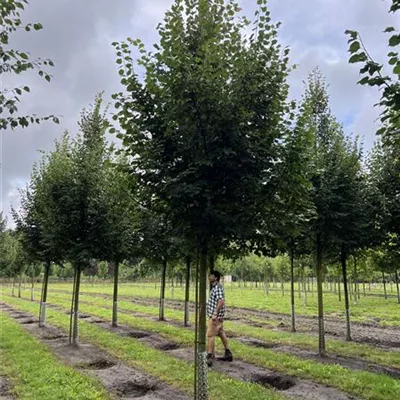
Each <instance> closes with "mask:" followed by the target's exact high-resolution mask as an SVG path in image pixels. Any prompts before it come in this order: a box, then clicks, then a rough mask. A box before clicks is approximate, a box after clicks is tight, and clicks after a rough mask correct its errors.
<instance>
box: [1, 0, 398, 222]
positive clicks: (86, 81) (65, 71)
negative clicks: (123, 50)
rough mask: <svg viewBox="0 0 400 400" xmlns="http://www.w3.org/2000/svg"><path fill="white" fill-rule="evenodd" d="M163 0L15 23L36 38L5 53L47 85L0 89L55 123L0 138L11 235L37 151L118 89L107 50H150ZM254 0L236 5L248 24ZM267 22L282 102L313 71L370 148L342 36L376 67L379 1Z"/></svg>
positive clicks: (34, 6) (349, 0) (384, 11)
mask: <svg viewBox="0 0 400 400" xmlns="http://www.w3.org/2000/svg"><path fill="white" fill-rule="evenodd" d="M172 2H173V0H114V1H110V0H84V1H82V0H52V1H49V0H31V2H30V4H29V5H28V6H27V8H26V10H25V12H24V13H23V15H22V18H23V21H24V22H25V23H27V22H41V23H42V25H43V26H44V29H43V30H41V31H39V32H34V33H26V32H19V33H17V34H15V35H13V36H12V39H11V44H12V47H13V48H15V49H18V50H21V51H22V50H26V51H28V52H29V53H30V54H31V56H32V57H33V58H34V57H42V58H50V59H52V60H53V61H54V63H55V68H53V69H52V70H51V73H52V75H53V79H52V81H51V83H47V82H46V81H44V80H43V79H40V78H38V77H37V76H36V75H35V74H31V73H28V74H23V75H20V76H19V77H18V80H15V79H16V78H15V77H12V76H11V75H7V74H3V76H2V85H3V88H7V87H12V86H13V85H14V84H15V83H16V84H17V85H28V86H30V88H31V93H29V94H28V95H26V96H24V100H23V103H22V104H21V106H20V111H21V112H23V113H25V112H26V113H36V114H38V115H49V114H54V115H57V116H60V124H59V125H55V124H53V123H44V124H41V125H39V126H32V127H29V128H28V129H24V130H22V129H20V130H15V131H4V132H0V135H1V136H0V163H1V165H0V168H1V170H0V178H1V180H0V190H1V193H0V194H1V196H0V199H1V203H0V207H1V210H2V211H3V213H4V215H6V216H7V217H8V225H9V226H12V225H13V223H12V218H11V217H10V208H11V206H13V207H14V208H18V207H19V189H21V188H24V187H25V185H26V184H27V182H28V181H29V177H30V172H31V170H32V165H33V163H34V162H36V161H38V160H39V159H40V158H41V152H40V151H43V150H44V151H49V150H51V149H52V148H53V146H54V141H55V140H56V139H58V138H60V137H61V136H62V134H63V132H64V131H65V130H68V131H69V132H70V133H71V134H72V135H74V134H75V133H76V132H77V129H78V127H77V121H78V120H79V117H80V111H81V110H82V108H84V107H89V106H90V104H92V103H93V99H94V97H95V95H96V94H97V93H99V92H101V91H104V92H105V93H104V99H105V101H106V102H108V101H111V94H112V93H114V92H116V91H119V90H121V85H120V83H119V76H118V73H117V65H116V64H115V59H116V57H115V52H114V49H113V47H112V46H111V43H112V42H113V41H120V40H124V39H126V38H127V37H133V38H136V37H138V38H141V39H142V40H143V41H144V42H145V44H146V45H147V46H148V48H149V47H150V46H151V44H153V43H156V42H157V41H158V36H157V31H156V26H157V24H158V23H159V22H160V21H161V20H162V19H163V16H164V13H165V11H166V10H167V9H168V8H169V7H170V6H171V4H172ZM256 3H257V1H256V0H239V4H240V7H241V8H242V9H243V13H244V14H246V15H247V16H248V17H249V18H252V16H253V14H254V11H255V9H256V8H257V5H256ZM268 7H269V10H270V11H271V17H272V20H273V21H274V22H278V21H280V22H281V23H282V25H281V28H280V30H279V40H280V43H281V44H282V45H283V46H289V47H290V49H291V52H290V59H291V63H292V64H296V65H297V68H296V69H295V70H294V72H293V73H292V74H291V76H290V77H289V83H290V86H291V91H290V98H292V99H298V100H299V99H300V98H301V94H302V92H303V89H304V81H305V79H306V78H307V75H308V73H309V72H310V71H311V70H313V69H314V68H315V67H319V69H320V70H321V72H322V73H323V75H324V76H325V78H326V81H327V83H328V84H329V94H330V98H331V109H332V112H333V114H334V115H335V116H336V118H337V119H338V121H339V122H340V123H342V124H343V126H344V129H345V132H346V134H348V135H359V136H360V137H362V138H363V142H364V147H365V149H366V150H369V149H370V148H371V147H372V146H373V143H374V141H375V140H376V136H375V131H376V130H377V126H378V125H377V117H378V110H377V109H376V108H374V104H375V103H377V101H378V99H379V92H378V91H376V90H374V89H371V88H369V87H362V86H359V85H357V84H356V82H357V81H358V80H359V75H358V69H359V68H358V67H357V66H355V65H349V64H348V53H347V37H346V35H345V34H344V31H345V30H346V29H353V30H357V31H359V32H360V33H361V34H362V38H363V40H364V42H365V44H366V46H367V48H368V49H369V51H370V53H371V55H372V56H373V57H374V58H375V59H377V60H381V61H383V60H385V57H386V53H387V48H386V46H385V44H386V37H385V34H383V33H382V31H383V30H384V29H385V27H386V26H389V25H395V26H396V25H397V26H398V25H399V22H400V21H399V19H398V17H397V19H396V17H394V16H392V15H389V14H388V8H389V1H388V0H270V1H269V6H268Z"/></svg>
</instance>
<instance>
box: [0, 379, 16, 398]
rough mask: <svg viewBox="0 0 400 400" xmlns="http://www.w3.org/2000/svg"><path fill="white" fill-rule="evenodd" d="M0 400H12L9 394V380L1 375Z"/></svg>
mask: <svg viewBox="0 0 400 400" xmlns="http://www.w3.org/2000/svg"><path fill="white" fill-rule="evenodd" d="M0 400H14V397H13V396H11V382H10V380H9V379H8V378H7V377H5V376H3V375H0Z"/></svg>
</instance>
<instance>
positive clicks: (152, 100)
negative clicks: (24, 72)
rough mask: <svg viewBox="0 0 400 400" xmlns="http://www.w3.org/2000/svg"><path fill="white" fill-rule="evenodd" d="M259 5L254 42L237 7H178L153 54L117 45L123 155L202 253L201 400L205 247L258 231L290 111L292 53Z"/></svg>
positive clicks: (179, 3)
mask: <svg viewBox="0 0 400 400" xmlns="http://www.w3.org/2000/svg"><path fill="white" fill-rule="evenodd" d="M259 5H260V8H259V10H258V11H257V15H256V23H255V24H256V30H255V33H254V34H252V35H251V36H250V37H247V36H246V33H245V30H246V28H248V27H249V25H250V22H249V21H248V20H247V19H245V18H242V17H238V16H237V13H238V12H240V10H241V9H240V8H239V6H238V4H237V3H236V2H235V1H230V2H228V3H225V2H222V1H220V0H209V1H207V0H176V1H175V2H174V4H173V5H172V7H171V10H169V11H167V13H166V16H165V19H164V22H163V23H162V24H160V27H159V35H160V43H159V44H156V45H154V49H155V50H154V52H151V53H150V52H147V51H146V50H145V46H144V44H143V43H142V42H141V41H140V40H138V39H135V40H133V39H129V40H128V41H127V42H125V43H116V44H115V47H116V51H117V56H118V58H117V63H118V64H119V65H120V69H119V73H120V75H121V77H122V80H121V82H122V84H123V85H124V88H125V90H124V92H121V93H119V94H117V95H115V98H116V100H117V101H116V104H115V106H116V107H117V108H118V109H119V111H118V113H117V115H116V119H118V121H119V124H120V126H121V128H122V133H121V134H120V137H121V139H122V141H123V145H124V148H125V150H126V153H127V155H128V156H132V160H133V161H132V167H133V170H134V171H135V173H136V174H137V176H138V180H139V183H140V184H141V185H142V186H143V187H144V188H146V191H147V193H148V196H149V197H151V196H154V197H155V198H156V199H158V201H159V202H162V203H164V204H165V205H166V207H167V209H168V214H169V216H170V218H171V221H172V225H173V227H174V229H175V230H176V231H177V232H179V235H180V236H182V237H183V238H184V239H185V241H187V242H189V243H195V246H196V247H197V248H198V249H199V257H200V288H199V301H200V309H199V358H200V361H201V362H200V368H199V375H198V378H199V382H198V383H199V392H198V396H200V397H202V398H205V396H206V395H205V389H206V374H205V372H206V363H205V358H206V354H205V339H206V338H205V332H206V331H205V329H206V307H205V305H206V287H207V283H206V275H207V267H208V265H207V260H208V258H209V257H208V255H209V250H210V249H221V248H222V247H223V246H228V244H229V243H230V242H231V241H232V240H235V239H236V238H239V237H246V236H247V235H250V234H252V233H253V232H254V231H255V227H256V225H257V216H258V214H259V213H260V210H261V209H262V207H261V205H262V203H263V201H266V200H265V196H266V192H268V190H269V189H270V185H269V183H270V181H271V176H273V175H274V170H275V164H276V162H277V159H278V154H277V153H278V152H277V148H279V146H280V142H279V139H280V138H281V136H282V132H283V128H284V123H283V117H284V115H285V114H287V113H288V111H289V110H288V107H287V105H286V97H287V93H288V85H287V84H286V76H287V73H288V58H287V54H288V50H287V49H285V50H283V49H282V48H281V46H280V45H279V44H278V41H277V38H276V35H277V27H276V26H275V25H273V24H271V23H270V22H269V21H270V14H269V11H268V10H267V7H266V0H260V1H259ZM131 46H133V47H136V48H138V50H139V52H140V57H139V59H138V60H134V59H133V56H132V51H131ZM137 64H139V65H140V66H141V67H143V69H144V79H143V80H140V79H139V77H138V75H137V73H136V71H135V68H136V65H137ZM215 255H216V253H215V254H214V256H215Z"/></svg>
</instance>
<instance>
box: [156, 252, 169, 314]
mask: <svg viewBox="0 0 400 400" xmlns="http://www.w3.org/2000/svg"><path fill="white" fill-rule="evenodd" d="M166 276H167V259H166V258H165V259H164V261H163V269H162V277H161V289H160V309H159V316H158V319H159V320H160V321H165V316H164V304H165V280H166Z"/></svg>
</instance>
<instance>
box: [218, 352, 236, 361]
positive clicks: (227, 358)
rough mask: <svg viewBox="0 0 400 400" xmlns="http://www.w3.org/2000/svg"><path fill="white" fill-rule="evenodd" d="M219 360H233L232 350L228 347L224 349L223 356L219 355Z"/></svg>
mask: <svg viewBox="0 0 400 400" xmlns="http://www.w3.org/2000/svg"><path fill="white" fill-rule="evenodd" d="M220 360H221V361H229V362H231V361H233V355H232V352H231V351H230V350H229V349H227V350H225V355H224V356H223V357H221V358H220Z"/></svg>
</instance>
